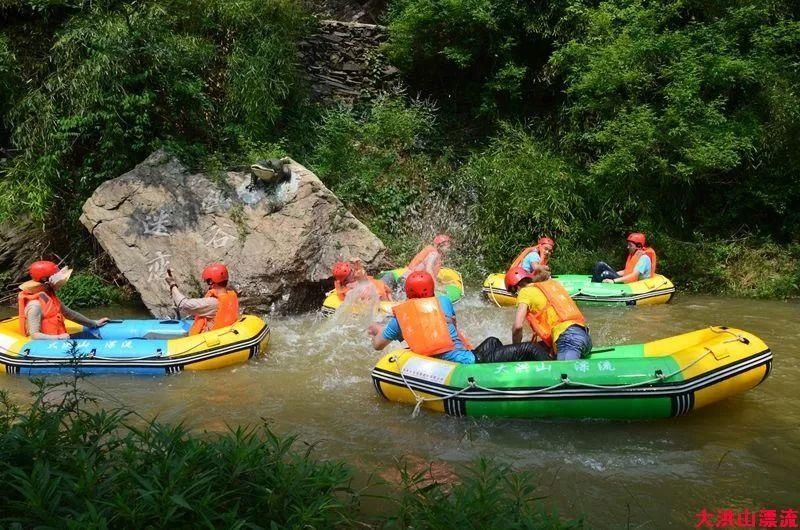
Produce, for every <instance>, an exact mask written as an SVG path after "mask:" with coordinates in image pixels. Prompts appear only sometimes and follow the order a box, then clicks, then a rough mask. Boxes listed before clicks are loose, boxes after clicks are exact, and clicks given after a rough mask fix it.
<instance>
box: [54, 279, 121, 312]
mask: <svg viewBox="0 0 800 530" xmlns="http://www.w3.org/2000/svg"><path fill="white" fill-rule="evenodd" d="M58 297H59V298H60V299H61V301H62V302H64V303H65V304H67V305H68V306H70V307H73V308H75V307H98V306H103V305H109V304H119V303H125V302H130V301H131V297H130V295H129V294H128V293H127V292H126V291H125V290H123V289H122V288H120V287H117V286H116V285H111V284H108V283H106V282H104V281H103V280H102V279H101V278H100V277H98V276H96V275H94V274H92V273H91V272H79V273H77V274H75V275H74V276H72V277H71V278H70V280H69V281H68V282H67V283H66V284H65V285H64V287H63V288H62V289H60V290H59V291H58Z"/></svg>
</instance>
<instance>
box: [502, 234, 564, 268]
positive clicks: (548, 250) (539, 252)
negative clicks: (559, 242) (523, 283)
mask: <svg viewBox="0 0 800 530" xmlns="http://www.w3.org/2000/svg"><path fill="white" fill-rule="evenodd" d="M555 246H556V244H555V241H553V240H552V239H550V238H549V237H540V238H539V241H537V243H536V246H535V247H528V248H526V249H524V250H523V251H522V252H520V253H519V255H518V256H517V257H516V258H515V259H514V261H513V262H512V263H511V266H510V267H509V270H511V269H513V268H514V267H522V268H523V269H525V271H526V272H529V273H535V272H538V271H541V270H546V271H549V270H550V267H549V265H548V262H549V261H550V256H551V255H552V254H553V248H554V247H555Z"/></svg>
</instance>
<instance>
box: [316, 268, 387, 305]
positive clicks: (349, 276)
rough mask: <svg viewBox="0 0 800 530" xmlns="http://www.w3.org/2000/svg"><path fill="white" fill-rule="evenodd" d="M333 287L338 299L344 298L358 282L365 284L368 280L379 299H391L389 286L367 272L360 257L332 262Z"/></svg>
mask: <svg viewBox="0 0 800 530" xmlns="http://www.w3.org/2000/svg"><path fill="white" fill-rule="evenodd" d="M331 272H332V273H333V288H334V289H335V290H336V294H337V296H338V297H339V300H344V299H345V296H347V293H348V292H350V291H351V290H352V289H354V288H356V287H357V286H358V285H359V284H362V285H365V284H366V282H369V285H371V286H372V287H373V288H374V290H375V292H376V294H377V295H378V298H379V299H380V300H391V299H392V296H391V293H390V291H389V287H388V286H387V284H386V283H384V282H382V281H381V280H376V279H375V278H373V277H372V276H370V275H368V274H367V271H366V270H364V265H363V263H362V262H361V260H360V259H358V258H355V259H351V260H350V261H338V262H336V263H334V264H333V270H332V271H331Z"/></svg>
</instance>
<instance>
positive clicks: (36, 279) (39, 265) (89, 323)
mask: <svg viewBox="0 0 800 530" xmlns="http://www.w3.org/2000/svg"><path fill="white" fill-rule="evenodd" d="M29 273H30V276H31V279H30V281H27V282H25V283H23V284H22V285H20V287H19V288H20V290H21V291H22V292H21V293H19V297H18V311H19V324H20V332H21V333H22V334H23V335H26V336H29V337H30V338H32V339H50V340H53V339H68V338H69V334H68V333H67V327H66V325H65V323H64V319H69V320H71V321H73V322H77V323H78V324H80V325H82V326H86V327H90V328H99V327H101V326H103V325H105V324H106V322H108V318H106V317H103V318H101V319H100V320H92V319H91V318H86V317H85V316H83V315H81V314H80V313H78V312H77V311H73V310H72V309H70V308H69V307H67V306H66V305H64V304H62V303H61V300H59V299H58V296H56V291H57V290H58V289H60V288H61V287H62V286H63V285H64V284H65V283H67V280H69V277H70V275H71V274H72V271H71V270H70V269H69V268H68V267H64V268H63V269H59V268H58V265H56V264H55V263H53V262H52V261H36V262H34V263H32V264H31V266H30V269H29Z"/></svg>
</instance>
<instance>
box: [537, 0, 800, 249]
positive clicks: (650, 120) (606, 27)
mask: <svg viewBox="0 0 800 530" xmlns="http://www.w3.org/2000/svg"><path fill="white" fill-rule="evenodd" d="M795 7H796V6H794V4H793V3H791V2H781V1H778V2H766V3H765V2H755V1H752V2H751V1H747V2H723V3H703V2H699V3H689V4H686V3H685V2H679V1H667V2H659V3H652V2H643V1H641V0H635V1H628V0H609V1H604V2H600V3H597V4H595V3H592V2H584V1H582V0H574V1H572V2H571V7H570V9H569V18H568V23H565V27H567V28H569V31H567V32H566V33H565V34H564V35H563V41H564V42H563V44H560V45H559V46H558V47H557V49H556V51H555V52H554V53H553V55H552V57H551V59H550V62H549V65H550V67H551V68H552V69H553V71H554V72H555V73H556V74H557V75H559V76H561V80H562V81H563V86H564V89H565V91H566V95H567V97H566V101H565V102H564V105H563V107H562V109H561V119H562V122H563V123H564V126H563V128H562V134H561V137H562V138H563V140H564V145H565V151H566V152H567V153H569V155H570V156H574V157H576V158H578V159H580V160H583V161H585V163H586V166H587V168H588V169H589V171H590V173H591V174H592V175H593V176H594V177H595V179H596V187H595V189H594V190H593V192H594V195H595V198H596V200H597V202H599V203H601V204H608V205H611V206H613V207H612V208H609V209H607V210H606V212H608V213H610V214H612V215H611V216H609V221H611V222H616V223H623V224H631V223H634V222H637V220H641V219H646V220H649V221H652V222H655V223H657V224H658V225H659V226H660V227H661V229H662V230H665V231H670V232H672V233H678V232H680V231H685V230H687V229H688V230H691V231H694V230H697V229H700V230H705V229H707V230H709V231H711V232H712V233H720V230H726V229H728V230H730V229H731V227H733V230H736V229H738V228H739V227H740V226H742V225H746V226H754V225H755V226H759V227H760V228H761V229H764V230H771V231H772V232H773V233H774V234H776V235H777V236H779V237H781V238H785V237H787V236H791V235H792V234H794V233H796V231H797V227H798V226H800V225H797V224H796V221H797V217H796V215H795V214H794V213H793V212H792V210H793V209H792V208H791V207H789V206H788V205H789V204H794V205H797V204H798V202H799V201H800V178H799V177H798V170H800V166H798V165H797V163H798V161H800V158H798V156H797V149H796V145H795V144H796V138H797V131H798V127H800V113H798V111H797V108H798V106H799V105H800V99H798V98H800V90H798V89H800V72H798V71H797V68H795V67H794V66H791V65H792V64H795V60H796V57H797V54H798V52H800V23H798V21H796V20H794V18H793V17H796V15H797V13H796V9H795ZM790 87H791V88H790ZM776 89H777V90H778V91H780V94H778V93H777V92H776ZM776 181H779V182H781V184H780V185H778V186H776V185H775V182H776ZM783 215H788V217H787V218H785V219H784V218H782V216H783ZM785 221H790V222H789V223H786V222H785Z"/></svg>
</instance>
